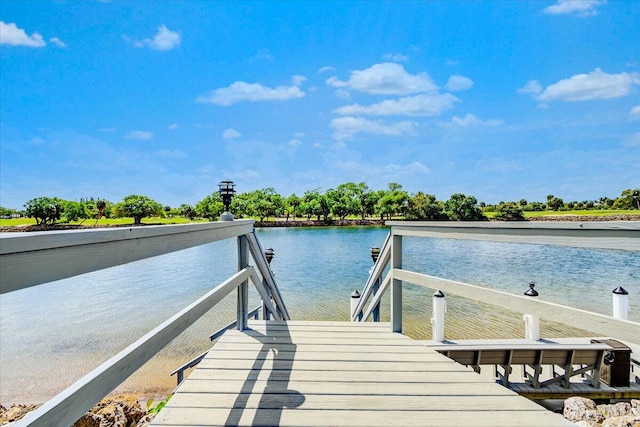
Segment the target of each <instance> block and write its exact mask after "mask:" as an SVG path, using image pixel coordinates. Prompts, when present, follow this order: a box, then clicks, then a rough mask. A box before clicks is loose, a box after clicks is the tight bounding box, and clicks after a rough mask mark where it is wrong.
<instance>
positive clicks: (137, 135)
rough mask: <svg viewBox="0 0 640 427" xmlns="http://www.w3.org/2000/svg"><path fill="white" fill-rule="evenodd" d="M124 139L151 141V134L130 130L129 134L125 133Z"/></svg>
mask: <svg viewBox="0 0 640 427" xmlns="http://www.w3.org/2000/svg"><path fill="white" fill-rule="evenodd" d="M124 138H125V139H135V140H138V141H148V140H150V139H153V132H150V131H144V130H132V131H131V132H127V134H125V136H124Z"/></svg>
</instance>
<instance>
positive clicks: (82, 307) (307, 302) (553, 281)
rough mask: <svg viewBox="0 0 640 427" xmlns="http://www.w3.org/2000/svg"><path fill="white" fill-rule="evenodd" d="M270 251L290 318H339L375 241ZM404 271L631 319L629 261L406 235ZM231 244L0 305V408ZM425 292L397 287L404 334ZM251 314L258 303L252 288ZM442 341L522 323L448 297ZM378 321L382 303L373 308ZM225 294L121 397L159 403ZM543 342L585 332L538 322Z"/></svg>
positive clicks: (102, 356) (191, 279)
mask: <svg viewBox="0 0 640 427" xmlns="http://www.w3.org/2000/svg"><path fill="white" fill-rule="evenodd" d="M257 233H258V237H259V238H260V240H261V242H262V245H263V247H265V248H266V247H268V246H271V247H272V248H273V249H274V250H275V253H276V256H275V258H274V260H273V262H272V268H273V270H274V272H275V275H276V280H277V282H278V284H279V286H280V288H281V292H282V294H283V296H284V299H285V303H286V304H287V307H288V309H289V311H290V314H291V317H292V318H293V319H310V320H311V319H314V320H329V319H333V320H346V319H347V318H348V310H349V295H350V293H351V292H352V291H353V290H354V289H362V286H363V284H364V282H365V280H366V278H367V273H368V270H369V268H370V267H371V265H372V262H371V258H370V255H369V251H370V248H371V246H380V245H381V244H382V243H383V241H384V238H385V236H386V234H387V229H385V228H382V227H371V228H281V229H262V230H258V231H257ZM403 252H404V265H405V268H407V269H411V270H414V271H418V272H424V273H427V274H431V275H434V276H440V277H445V278H448V279H454V280H459V281H463V282H468V283H473V284H479V285H483V286H487V287H491V288H494V289H500V290H505V291H508V292H511V293H516V294H521V293H522V292H524V291H525V290H526V289H527V283H528V282H529V281H531V280H533V281H535V282H536V284H537V285H536V289H537V290H538V291H539V292H540V295H541V299H545V300H548V301H554V302H559V303H562V304H566V305H571V306H574V307H579V308H584V309H588V310H591V311H596V312H600V313H604V314H610V311H611V290H612V289H614V288H615V287H616V286H620V285H621V286H623V287H624V288H625V289H627V290H628V291H629V293H630V294H631V296H632V298H631V314H630V318H631V319H632V320H635V321H640V297H635V298H633V297H634V296H637V295H639V294H640V254H639V253H638V252H626V251H611V250H590V249H574V248H564V247H555V246H544V245H525V244H512V243H494V242H474V241H458V240H446V239H418V238H406V239H405V241H404V248H403ZM235 263H236V248H235V241H231V240H230V241H225V242H217V243H213V244H210V245H206V246H201V247H197V248H192V249H188V250H184V251H180V252H177V253H173V254H168V255H164V256H161V257H157V258H153V259H148V260H143V261H139V262H136V263H132V264H129V265H125V266H121V267H115V268H110V269H106V270H103V271H100V272H94V273H90V274H86V275H83V276H79V277H75V278H72V279H67V280H61V281H57V282H53V283H49V284H45V285H41V286H37V287H34V288H30V289H26V290H23V291H19V292H14V293H10V294H7V295H3V296H1V297H0V402H2V403H3V404H5V405H6V404H8V403H12V402H23V403H28V402H42V401H44V400H47V399H48V398H50V397H52V396H53V395H55V394H56V393H58V392H59V391H61V390H62V389H64V388H65V387H67V386H68V385H70V384H71V383H73V382H74V381H75V380H77V379H78V378H80V377H81V376H82V375H84V374H85V373H87V372H88V371H90V370H91V369H93V368H95V367H96V366H98V365H99V364H100V363H102V362H104V361H105V360H107V359H108V358H109V357H110V356H113V355H114V354H115V353H116V352H117V351H119V350H121V349H123V348H124V347H126V346H127V345H128V344H130V343H131V342H133V341H135V340H136V339H137V338H139V337H140V336H141V335H143V334H144V333H145V332H147V331H149V330H150V329H152V328H153V327H154V326H156V325H158V324H159V323H161V322H162V321H164V320H166V319H167V318H168V317H169V316H171V315H172V314H174V313H175V312H177V311H178V310H180V309H182V308H184V307H185V306H186V305H187V304H189V303H190V302H192V301H194V300H195V299H197V298H198V297H200V296H201V295H202V294H204V293H205V292H207V291H208V290H209V289H211V288H212V287H213V286H215V285H217V284H218V283H220V282H221V281H222V280H224V279H226V278H227V277H228V276H230V275H231V274H232V273H233V272H234V270H235V268H234V266H235ZM432 293H433V291H432V290H429V289H425V288H421V287H417V286H411V285H405V292H404V298H405V300H404V321H405V331H406V333H408V334H409V335H411V336H413V337H416V338H423V339H426V338H429V337H430V334H431V329H430V324H429V319H430V317H431V315H430V313H431V295H432ZM253 294H254V295H252V298H251V307H255V306H257V305H258V298H257V296H256V295H255V294H256V292H255V291H253ZM448 302H449V303H448V305H449V311H448V314H447V332H446V333H447V337H448V338H473V337H485V338H489V337H520V336H521V335H522V333H523V332H522V329H523V326H522V321H521V318H522V315H521V314H520V313H512V312H508V311H505V310H499V309H498V310H496V309H495V308H492V307H488V306H485V305H482V304H477V303H475V302H473V301H469V300H465V299H461V298H455V297H448ZM382 314H383V320H387V319H388V298H385V302H384V303H383V307H382ZM234 315H235V294H232V295H230V296H229V297H228V298H227V299H225V300H224V301H223V302H222V303H221V304H219V305H218V306H217V307H216V308H215V309H214V310H213V311H212V312H211V313H209V314H208V315H207V316H205V317H204V318H203V319H201V320H199V321H198V322H197V323H196V324H195V325H194V326H193V327H191V328H190V329H189V330H187V331H186V332H185V333H184V334H182V335H181V336H180V337H179V338H178V339H176V340H175V341H174V342H173V343H172V344H171V345H170V346H169V347H167V348H166V349H165V350H164V351H163V352H161V353H160V354H159V355H157V356H156V357H155V358H154V359H153V360H152V361H151V362H149V363H148V364H147V365H145V367H143V368H142V369H141V370H140V371H139V372H138V373H136V374H135V375H134V376H133V377H132V378H131V379H130V380H128V381H127V382H126V383H125V384H124V385H123V386H122V387H121V390H122V391H131V392H137V393H141V394H146V395H150V396H152V395H166V394H167V393H168V392H170V390H171V388H172V387H173V385H174V384H175V379H174V378H173V377H169V376H168V373H169V372H171V371H172V370H173V369H175V368H176V367H178V366H179V365H180V364H182V363H184V362H186V361H187V360H189V359H191V358H192V357H194V356H196V355H197V354H200V353H201V352H202V351H204V350H206V349H207V348H209V347H210V342H209V340H208V334H209V333H211V332H213V331H215V330H216V329H217V328H219V327H220V326H222V325H224V324H226V323H228V322H229V321H231V320H233V317H234ZM542 334H543V336H561V335H579V334H582V335H585V334H588V332H585V331H579V330H567V329H566V328H563V327H561V326H559V325H554V324H553V323H549V322H543V323H542Z"/></svg>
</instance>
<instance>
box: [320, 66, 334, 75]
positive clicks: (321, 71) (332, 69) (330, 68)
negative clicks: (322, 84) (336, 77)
mask: <svg viewBox="0 0 640 427" xmlns="http://www.w3.org/2000/svg"><path fill="white" fill-rule="evenodd" d="M335 70H336V68H335V67H332V66H330V65H326V66H324V67H320V68H319V69H318V74H322V73H326V72H328V71H335Z"/></svg>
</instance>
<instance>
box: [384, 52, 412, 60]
mask: <svg viewBox="0 0 640 427" xmlns="http://www.w3.org/2000/svg"><path fill="white" fill-rule="evenodd" d="M382 59H384V60H385V61H393V62H407V61H408V60H409V55H403V54H401V53H385V54H384V55H382Z"/></svg>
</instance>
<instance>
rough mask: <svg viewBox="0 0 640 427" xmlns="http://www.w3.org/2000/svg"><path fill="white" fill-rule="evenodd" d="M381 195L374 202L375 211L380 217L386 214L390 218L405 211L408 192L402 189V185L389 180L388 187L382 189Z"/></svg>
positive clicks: (382, 217)
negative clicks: (384, 189)
mask: <svg viewBox="0 0 640 427" xmlns="http://www.w3.org/2000/svg"><path fill="white" fill-rule="evenodd" d="M380 194H381V197H380V198H379V199H378V201H377V202H376V206H375V212H376V213H377V214H378V215H380V218H381V219H384V217H385V216H386V217H387V219H391V217H392V216H394V215H401V214H404V213H405V210H406V207H407V203H408V201H409V193H407V192H406V191H404V190H403V189H402V185H400V184H398V183H396V182H391V183H389V189H388V190H387V191H383V192H382V193H380Z"/></svg>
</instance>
